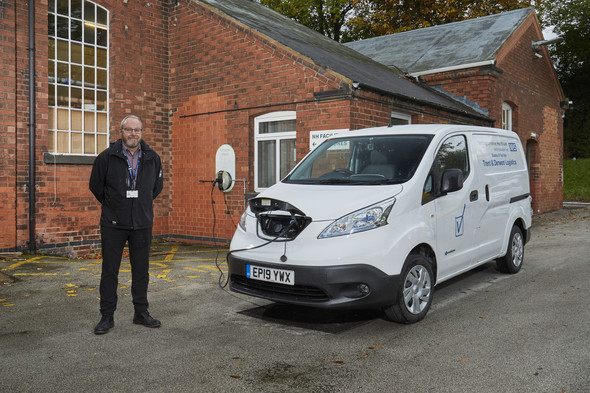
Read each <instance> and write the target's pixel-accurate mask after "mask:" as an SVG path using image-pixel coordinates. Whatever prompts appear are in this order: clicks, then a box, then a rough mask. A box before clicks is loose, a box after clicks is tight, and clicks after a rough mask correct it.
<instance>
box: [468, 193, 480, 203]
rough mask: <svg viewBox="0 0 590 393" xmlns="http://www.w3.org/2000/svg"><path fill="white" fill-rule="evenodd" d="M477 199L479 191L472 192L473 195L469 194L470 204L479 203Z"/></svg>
mask: <svg viewBox="0 0 590 393" xmlns="http://www.w3.org/2000/svg"><path fill="white" fill-rule="evenodd" d="M477 198H478V196H477V190H473V191H471V194H469V202H475V201H477Z"/></svg>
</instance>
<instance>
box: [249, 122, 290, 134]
mask: <svg viewBox="0 0 590 393" xmlns="http://www.w3.org/2000/svg"><path fill="white" fill-rule="evenodd" d="M295 123H296V121H295V120H281V121H269V122H265V123H260V125H259V130H258V133H260V134H270V133H274V132H292V131H295Z"/></svg>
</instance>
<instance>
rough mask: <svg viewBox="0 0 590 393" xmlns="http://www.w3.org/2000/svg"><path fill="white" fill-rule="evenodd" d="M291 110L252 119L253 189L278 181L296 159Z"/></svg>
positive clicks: (293, 116)
mask: <svg viewBox="0 0 590 393" xmlns="http://www.w3.org/2000/svg"><path fill="white" fill-rule="evenodd" d="M295 119H296V116H295V112H294V111H283V112H272V113H268V114H266V115H263V116H259V117H257V118H255V119H254V168H255V169H254V189H255V190H256V191H261V190H263V189H265V188H268V187H270V186H272V185H273V184H275V183H278V182H279V181H280V180H281V179H282V178H283V177H285V176H287V174H288V173H289V172H290V171H291V169H293V167H294V166H295V163H296V162H297V155H296V149H295V137H296V131H295V123H296V120H295Z"/></svg>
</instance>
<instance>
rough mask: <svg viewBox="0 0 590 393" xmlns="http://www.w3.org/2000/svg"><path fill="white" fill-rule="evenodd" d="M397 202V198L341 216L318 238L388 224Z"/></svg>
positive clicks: (348, 233) (347, 233)
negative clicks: (388, 218)
mask: <svg viewBox="0 0 590 393" xmlns="http://www.w3.org/2000/svg"><path fill="white" fill-rule="evenodd" d="M394 203H395V198H390V199H386V200H384V201H382V202H379V203H376V204H374V205H371V206H368V207H366V208H364V209H361V210H357V211H355V212H352V213H350V214H349V215H347V216H344V217H342V218H339V219H338V220H336V221H334V222H333V223H332V224H330V225H328V227H327V228H326V229H324V230H323V231H322V233H321V234H320V236H318V239H325V238H328V237H334V236H342V235H350V234H352V233H356V232H362V231H368V230H369V229H374V228H378V227H381V226H383V225H386V224H387V217H389V213H390V212H391V208H392V207H393V205H394Z"/></svg>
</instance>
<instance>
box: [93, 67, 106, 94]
mask: <svg viewBox="0 0 590 393" xmlns="http://www.w3.org/2000/svg"><path fill="white" fill-rule="evenodd" d="M96 87H98V88H99V89H103V90H106V89H107V72H106V70H100V69H98V70H96Z"/></svg>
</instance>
